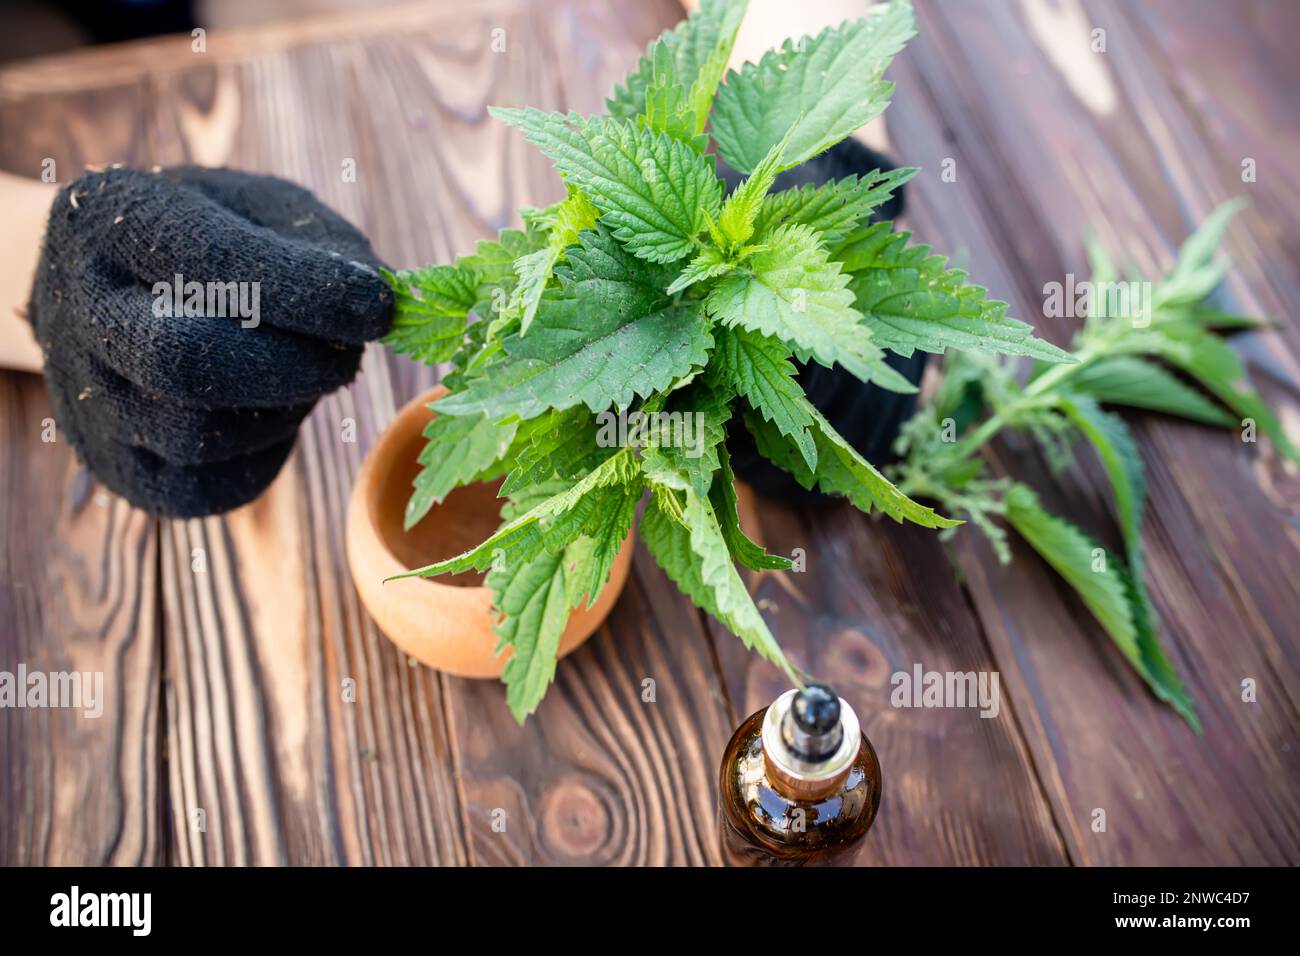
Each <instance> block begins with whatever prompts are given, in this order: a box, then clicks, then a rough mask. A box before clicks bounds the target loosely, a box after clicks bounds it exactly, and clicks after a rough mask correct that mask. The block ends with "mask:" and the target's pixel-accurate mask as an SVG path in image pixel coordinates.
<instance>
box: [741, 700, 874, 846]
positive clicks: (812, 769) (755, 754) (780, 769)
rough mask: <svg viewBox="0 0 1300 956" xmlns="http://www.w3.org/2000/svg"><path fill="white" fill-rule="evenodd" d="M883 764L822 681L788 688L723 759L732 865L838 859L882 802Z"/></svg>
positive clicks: (744, 726)
mask: <svg viewBox="0 0 1300 956" xmlns="http://www.w3.org/2000/svg"><path fill="white" fill-rule="evenodd" d="M880 791H881V780H880V761H879V760H878V759H877V757H876V751H875V748H874V747H872V746H871V741H870V740H868V739H867V737H866V735H865V734H864V733H862V729H861V727H860V726H859V724H858V717H857V715H856V714H855V713H854V712H853V708H852V707H850V706H849V705H848V704H847V703H846V702H845V701H844V700H842V699H841V698H839V697H838V696H836V694H835V692H834V691H833V690H831V689H830V688H829V687H827V686H826V685H825V684H809V685H808V686H807V687H806V688H805V689H804V690H801V691H793V690H791V691H787V692H786V693H784V694H782V695H781V696H780V697H778V698H777V699H776V700H775V701H773V703H772V705H771V706H770V707H765V708H763V709H762V710H760V711H758V712H757V713H756V714H752V715H750V717H749V718H748V719H746V720H745V722H744V723H742V724H741V725H740V727H739V728H738V729H737V730H736V733H735V734H734V735H733V736H732V738H731V742H730V743H729V744H727V749H726V752H725V753H724V754H723V756H722V773H721V779H720V781H719V803H720V807H719V813H718V818H719V827H720V829H721V831H722V832H721V836H722V849H723V855H724V858H725V860H726V862H727V863H729V864H733V865H755V864H764V863H767V864H787V865H790V864H794V865H797V864H801V863H811V862H831V863H833V862H840V861H842V860H843V859H844V856H845V851H846V850H848V849H849V848H851V847H852V846H853V845H854V844H856V843H857V841H858V840H859V839H861V838H862V836H863V835H864V834H865V833H866V832H867V830H869V829H870V828H871V824H872V822H873V821H874V820H875V819H876V811H877V810H878V809H879V808H880Z"/></svg>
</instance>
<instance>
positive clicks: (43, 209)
mask: <svg viewBox="0 0 1300 956" xmlns="http://www.w3.org/2000/svg"><path fill="white" fill-rule="evenodd" d="M58 190H59V187H58V184H57V183H44V182H41V181H40V180H39V179H27V178H25V177H22V176H15V175H13V174H11V173H5V172H0V208H3V209H4V211H5V228H4V229H3V230H0V368H11V369H19V370H21V371H25V372H39V371H41V368H42V365H43V357H42V355H41V349H40V346H39V345H37V344H36V337H35V336H34V335H33V334H32V328H31V324H30V323H29V322H28V321H27V319H26V313H27V303H28V300H29V299H30V298H31V293H32V282H33V279H34V276H35V274H36V268H37V264H38V263H39V262H40V257H41V238H42V236H43V235H44V233H45V223H46V220H47V219H48V218H49V213H50V205H51V204H52V203H53V202H54V196H55V194H56V193H57V192H58Z"/></svg>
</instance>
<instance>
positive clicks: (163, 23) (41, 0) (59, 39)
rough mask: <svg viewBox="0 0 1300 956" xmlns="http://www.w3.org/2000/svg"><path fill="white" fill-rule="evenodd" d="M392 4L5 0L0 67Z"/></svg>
mask: <svg viewBox="0 0 1300 956" xmlns="http://www.w3.org/2000/svg"><path fill="white" fill-rule="evenodd" d="M393 2H395V0H278V2H275V3H266V2H264V0H6V2H5V3H4V4H3V5H0V63H3V62H6V61H9V60H20V59H23V58H25V57H30V56H42V55H44V54H47V53H61V52H63V51H66V50H71V49H74V48H76V47H80V46H86V45H89V44H94V43H115V42H118V41H121V40H136V39H139V38H141V37H148V36H157V35H159V34H163V33H188V32H189V31H190V30H192V29H193V28H194V27H196V26H203V27H204V29H212V30H219V29H223V28H227V27H238V26H252V25H255V24H261V23H269V22H271V21H274V20H292V19H296V18H298V17H303V16H311V15H314V14H321V13H335V12H342V11H357V10H365V9H369V8H375V7H382V6H388V5H390V4H392V3H393Z"/></svg>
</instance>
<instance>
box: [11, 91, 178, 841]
mask: <svg viewBox="0 0 1300 956" xmlns="http://www.w3.org/2000/svg"><path fill="white" fill-rule="evenodd" d="M145 95H146V94H145V90H144V88H143V86H142V85H140V84H127V85H124V86H120V87H117V88H113V89H106V90H102V91H99V92H95V93H88V94H85V95H79V96H75V97H70V98H64V97H59V96H48V97H39V96H32V97H24V98H13V97H10V96H8V95H7V92H6V90H5V88H4V84H3V82H0V167H3V168H4V169H6V170H8V171H11V172H14V173H17V174H20V175H26V176H33V177H35V176H39V175H40V171H41V168H42V167H41V163H42V161H43V160H44V159H45V158H46V157H49V158H51V159H54V160H55V163H56V167H55V168H56V170H57V172H58V178H59V180H60V181H62V182H66V181H68V180H70V179H72V178H75V177H76V176H77V175H78V174H79V173H80V172H81V170H82V168H83V167H84V166H85V165H86V164H87V163H103V162H107V161H109V160H111V159H116V158H121V157H126V158H130V159H134V160H136V161H142V160H143V159H145V155H144V154H143V153H142V151H141V148H140V137H139V121H138V116H139V115H140V113H141V111H142V110H143V108H144V103H145ZM100 119H106V120H107V121H108V124H107V126H106V127H105V128H103V129H101V128H100V126H99V121H100ZM47 422H53V425H54V428H55V432H54V434H55V436H56V440H55V441H53V442H47V441H44V440H43V433H44V432H45V429H46V424H47ZM0 449H3V452H0V671H7V672H9V673H10V674H14V673H15V672H16V671H17V669H18V667H19V665H20V664H21V665H25V667H26V668H27V670H28V672H29V673H31V672H36V671H40V672H46V673H48V672H50V671H62V672H66V671H79V672H84V673H87V674H92V675H93V674H95V673H98V674H100V675H101V677H102V681H103V693H102V700H101V704H102V714H101V715H100V716H98V717H87V716H84V715H83V712H82V711H78V710H69V709H42V710H30V709H9V708H4V709H0V806H3V807H4V812H3V813H0V864H4V865H7V866H12V865H54V864H61V865H107V864H115V865H117V864H122V865H126V864H129V865H140V864H154V863H159V862H161V861H162V860H163V855H164V846H163V842H162V841H161V840H160V839H159V824H158V819H159V812H160V805H161V802H162V797H161V795H160V786H161V784H160V777H161V764H160V758H161V732H160V721H161V714H160V698H159V693H158V687H159V671H160V668H161V649H160V640H159V621H158V616H157V594H158V583H157V582H158V575H157V549H156V522H154V521H152V520H150V519H149V518H147V517H146V516H145V515H143V514H140V513H139V512H136V511H133V510H131V509H130V508H128V507H127V506H126V504H125V503H124V502H122V501H120V500H118V499H116V498H113V497H112V496H110V495H108V494H106V493H105V492H103V491H102V490H101V489H99V488H98V487H96V486H95V485H94V484H93V483H92V482H91V481H90V480H89V478H88V476H87V474H86V473H85V472H84V471H83V470H82V469H81V468H80V467H79V466H78V464H77V461H76V456H75V455H74V453H73V451H72V448H71V446H70V445H69V444H68V440H67V436H66V434H64V433H63V431H62V429H61V426H60V424H59V423H58V422H57V421H54V413H53V411H52V409H51V407H50V403H49V399H48V397H47V396H46V393H45V386H44V383H43V382H42V380H41V379H40V377H39V376H36V375H28V374H23V373H19V372H7V371H6V372H0ZM91 680H92V682H93V681H94V678H93V677H92V678H91Z"/></svg>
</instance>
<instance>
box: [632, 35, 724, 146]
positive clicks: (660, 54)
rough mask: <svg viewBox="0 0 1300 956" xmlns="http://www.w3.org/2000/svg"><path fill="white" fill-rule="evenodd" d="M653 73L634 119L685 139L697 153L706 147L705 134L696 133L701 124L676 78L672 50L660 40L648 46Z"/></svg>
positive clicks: (672, 135) (707, 142) (682, 139)
mask: <svg viewBox="0 0 1300 956" xmlns="http://www.w3.org/2000/svg"><path fill="white" fill-rule="evenodd" d="M650 61H651V64H652V66H653V76H652V79H651V81H650V86H649V88H648V89H647V90H646V97H645V112H644V113H642V115H641V116H639V117H637V119H638V121H640V122H641V124H642V125H643V126H645V127H646V128H648V129H651V130H654V131H655V132H656V133H667V134H668V135H669V136H671V137H672V138H673V139H676V140H680V141H682V142H684V143H688V144H689V145H690V147H691V149H693V150H695V152H697V153H701V154H702V153H704V151H705V150H706V149H708V146H709V141H708V138H707V137H705V136H699V137H697V136H696V130H697V129H698V128H699V127H700V126H702V125H703V124H701V123H699V122H698V121H697V120H696V116H695V113H694V111H693V110H692V109H691V107H690V103H689V101H688V98H687V90H686V86H685V84H683V83H682V82H681V80H679V79H678V76H677V67H676V64H675V63H674V62H673V54H672V51H671V50H670V49H669V48H668V46H667V44H665V43H664V42H663V41H662V40H660V41H658V42H657V43H656V44H655V45H654V46H652V47H651V49H650Z"/></svg>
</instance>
